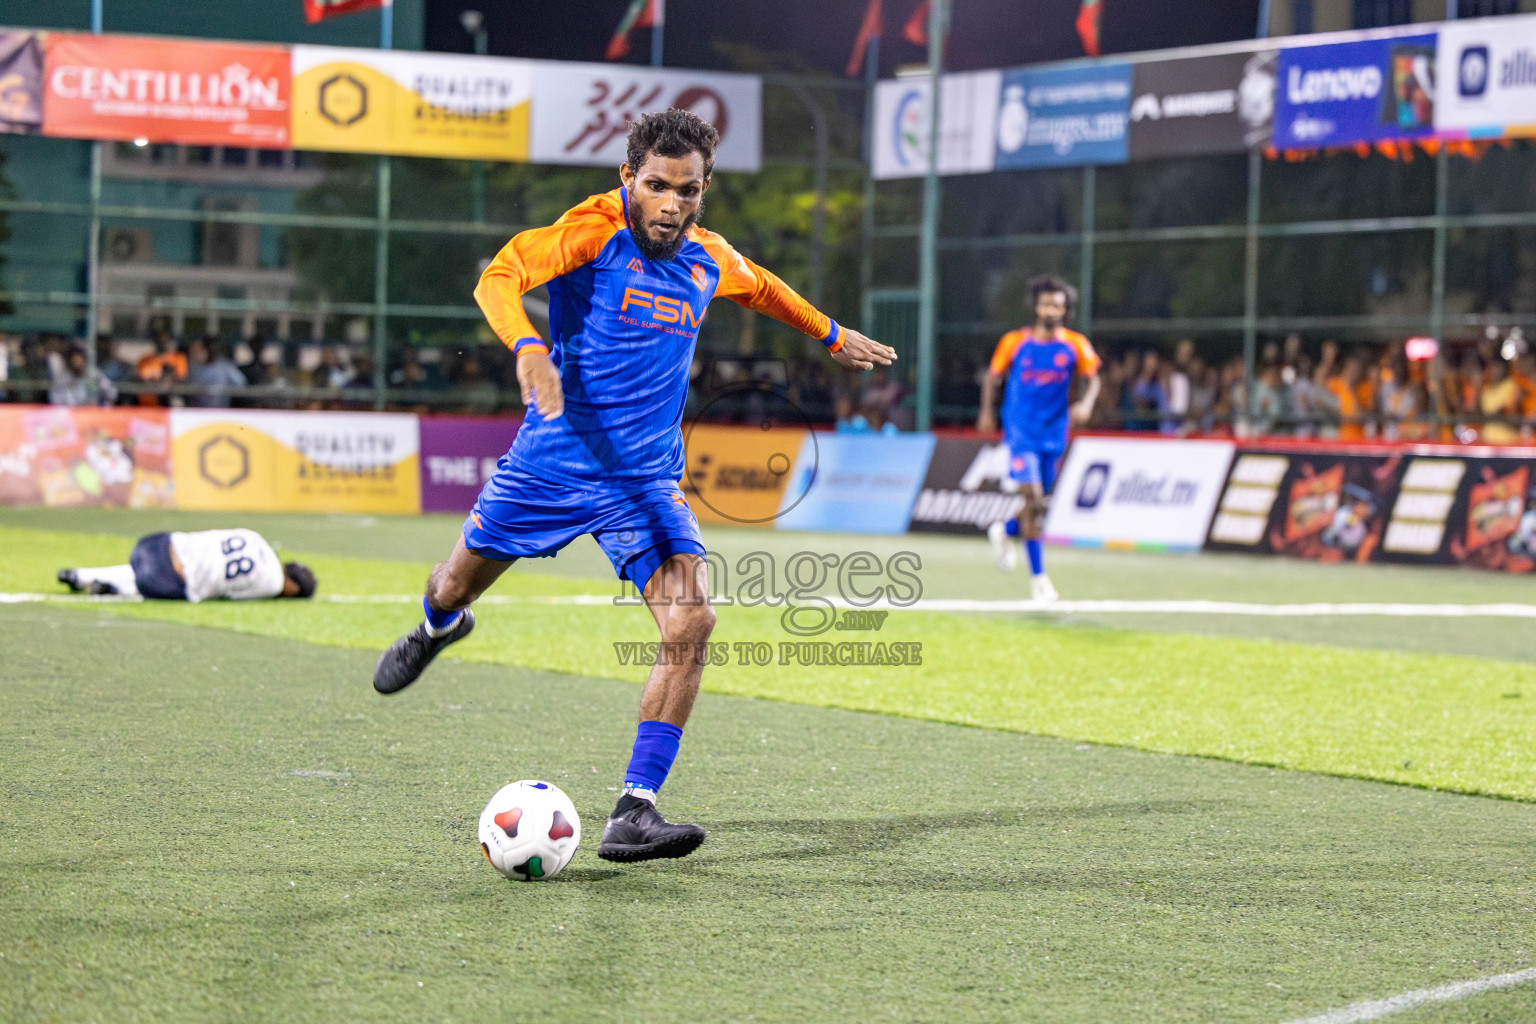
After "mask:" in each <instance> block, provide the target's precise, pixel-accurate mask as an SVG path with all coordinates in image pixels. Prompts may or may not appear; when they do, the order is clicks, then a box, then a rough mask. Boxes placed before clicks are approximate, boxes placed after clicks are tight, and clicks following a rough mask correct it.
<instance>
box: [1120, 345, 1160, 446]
mask: <svg viewBox="0 0 1536 1024" xmlns="http://www.w3.org/2000/svg"><path fill="white" fill-rule="evenodd" d="M1130 391H1131V415H1130V418H1129V421H1128V422H1127V423H1126V425H1125V426H1126V429H1127V430H1156V429H1158V427H1159V425H1160V424H1161V423H1162V421H1163V420H1164V419H1166V418H1167V416H1168V390H1167V388H1165V387H1164V386H1163V374H1162V360H1161V359H1159V358H1158V355H1157V353H1156V352H1147V353H1145V354H1143V355H1142V357H1141V371H1140V372H1139V373H1138V374H1137V376H1136V381H1135V383H1134V384H1132V385H1131V389H1130Z"/></svg>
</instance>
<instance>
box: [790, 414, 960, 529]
mask: <svg viewBox="0 0 1536 1024" xmlns="http://www.w3.org/2000/svg"><path fill="white" fill-rule="evenodd" d="M933 444H934V437H933V435H932V434H895V435H883V434H823V433H816V434H812V433H810V432H807V434H806V437H805V440H804V441H802V442H801V444H800V454H799V456H798V457H797V458H796V459H795V468H794V472H793V479H791V480H790V481H789V483H788V485H787V486H786V487H785V492H784V498H783V499H782V505H781V507H780V515H779V518H778V522H777V523H776V524H775V525H777V526H778V528H779V529H781V530H818V531H826V532H829V533H905V532H906V529H907V523H908V522H909V521H910V519H911V516H912V503H913V501H914V500H915V499H916V498H917V492H918V489H919V488H920V487H922V485H923V478H924V476H926V475H927V472H928V460H929V459H930V458H931V457H932V455H933Z"/></svg>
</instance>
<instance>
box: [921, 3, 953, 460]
mask: <svg viewBox="0 0 1536 1024" xmlns="http://www.w3.org/2000/svg"><path fill="white" fill-rule="evenodd" d="M948 14H949V0H933V2H932V4H931V5H930V6H929V8H928V171H927V173H926V174H925V175H924V176H923V229H922V235H921V241H920V242H919V252H918V258H919V262H918V268H919V269H918V316H917V429H918V430H928V429H929V428H931V427H932V426H933V355H934V348H935V335H936V334H937V333H938V319H939V303H938V297H939V104H940V101H941V96H940V94H939V82H940V78H941V77H942V74H943V67H942V65H943V63H944V30H945V28H946V27H947V22H948V20H949V19H948V17H947V15H948Z"/></svg>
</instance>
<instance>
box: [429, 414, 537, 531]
mask: <svg viewBox="0 0 1536 1024" xmlns="http://www.w3.org/2000/svg"><path fill="white" fill-rule="evenodd" d="M522 422H523V421H522V420H521V419H504V418H494V419H492V418H487V417H479V416H423V417H421V419H420V424H419V426H420V431H421V510H422V511H423V512H458V513H461V514H464V515H468V514H469V510H470V509H471V508H472V507H474V504H475V499H476V498H478V497H479V496H480V488H481V487H484V486H485V482H486V481H487V480H489V479H490V478H491V475H492V474H494V473H495V472H496V463H497V461H498V460H500V458H501V457H502V456H503V455H505V454H506V453H507V449H509V448H511V447H512V439H513V438H515V437H516V436H517V428H518V427H520V426H522Z"/></svg>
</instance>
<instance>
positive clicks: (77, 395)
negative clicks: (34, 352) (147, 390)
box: [48, 338, 117, 405]
mask: <svg viewBox="0 0 1536 1024" xmlns="http://www.w3.org/2000/svg"><path fill="white" fill-rule="evenodd" d="M48 380H49V383H50V384H51V385H52V387H50V388H49V389H48V401H49V402H50V403H52V404H53V405H90V404H91V400H92V398H93V397H94V398H95V401H96V404H98V405H112V404H114V403H115V402H116V401H117V386H116V385H114V384H113V383H112V382H111V381H110V380H108V379H107V378H106V376H105V375H104V374H102V372H101V368H100V367H97V368H96V376H95V378H94V381H95V387H94V390H95V395H94V396H93V395H92V377H91V368H90V361H89V360H88V359H87V358H86V354H85V349H83V348H81V347H80V346H79V345H74V344H70V343H68V342H66V341H65V340H64V339H63V338H60V339H58V340H57V342H56V343H55V344H54V345H52V346H51V347H50V351H49V352H48Z"/></svg>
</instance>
